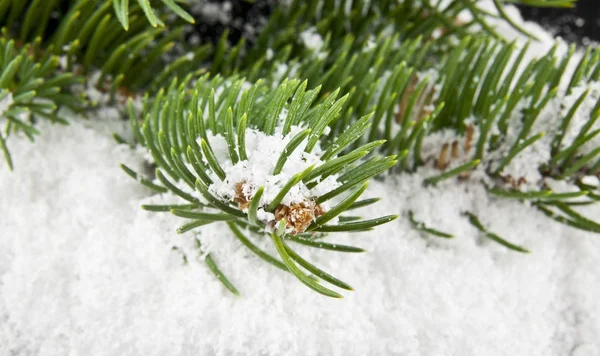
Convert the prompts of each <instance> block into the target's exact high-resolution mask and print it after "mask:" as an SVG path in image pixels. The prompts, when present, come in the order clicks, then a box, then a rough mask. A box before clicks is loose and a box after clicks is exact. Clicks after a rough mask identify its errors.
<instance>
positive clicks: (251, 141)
mask: <svg viewBox="0 0 600 356" xmlns="http://www.w3.org/2000/svg"><path fill="white" fill-rule="evenodd" d="M278 129H279V131H281V130H280V129H281V128H280V127H279V128H278ZM301 131H303V128H302V127H299V126H294V127H292V129H291V131H290V133H289V134H287V135H286V136H283V135H282V134H281V132H276V133H275V134H274V135H265V134H264V133H263V132H261V131H258V130H255V129H248V130H247V131H246V151H247V155H248V160H244V161H239V162H237V163H236V164H232V162H231V159H230V158H229V154H228V152H227V143H226V141H225V138H224V137H223V136H221V135H218V136H212V135H211V137H209V141H210V143H211V145H213V146H214V151H215V155H216V156H217V158H218V161H219V163H220V164H221V166H222V168H223V170H224V172H225V175H226V179H225V180H224V181H221V180H220V179H219V178H218V176H217V175H216V174H214V173H212V172H211V178H212V180H213V182H214V183H213V184H211V185H210V187H209V190H211V191H212V192H214V193H215V194H216V195H217V196H220V197H221V198H223V199H228V200H233V198H234V197H235V195H236V186H237V185H238V184H240V183H242V184H243V193H244V195H245V196H246V197H248V198H250V199H251V197H253V196H254V194H255V193H256V191H257V190H258V189H259V188H260V187H261V186H264V193H263V196H262V198H261V200H260V206H263V205H267V204H269V203H270V202H271V201H273V199H274V198H275V196H276V195H277V194H278V193H279V192H280V191H281V189H282V188H283V186H284V185H285V184H286V183H287V182H288V181H289V180H290V179H291V178H292V177H293V176H294V175H296V174H298V173H300V172H302V171H304V170H305V169H307V168H309V167H310V166H314V168H317V167H318V166H320V165H322V164H323V162H322V161H321V160H320V159H319V157H320V156H321V155H322V154H323V152H322V151H321V149H320V148H319V147H317V148H316V149H314V150H312V151H311V152H310V153H307V152H304V149H305V147H306V143H307V139H306V138H305V139H304V141H303V142H302V143H301V144H300V145H299V146H298V147H297V148H296V149H295V150H294V151H293V152H291V154H288V156H287V160H286V162H285V164H284V166H283V168H282V170H281V173H279V174H276V175H273V169H274V168H275V164H276V163H277V160H278V159H279V157H280V155H281V152H282V151H283V150H284V149H285V147H286V145H287V144H288V143H289V142H290V140H291V139H292V138H294V136H296V135H297V134H298V133H300V132H301ZM337 177H338V175H331V176H329V177H327V178H326V179H324V180H323V181H321V182H319V184H317V185H316V186H315V187H314V188H313V189H308V188H307V187H306V185H305V184H304V183H302V182H300V183H299V184H297V185H295V186H294V187H292V189H291V190H290V191H289V193H288V194H286V196H285V197H284V199H283V200H282V201H281V204H284V205H291V204H294V203H300V202H304V201H307V200H310V199H312V198H314V197H318V196H321V195H323V194H325V193H328V192H329V191H331V190H333V189H335V188H337V187H338V186H339V185H340V184H339V183H338V182H337Z"/></svg>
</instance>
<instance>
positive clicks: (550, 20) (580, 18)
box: [519, 0, 600, 45]
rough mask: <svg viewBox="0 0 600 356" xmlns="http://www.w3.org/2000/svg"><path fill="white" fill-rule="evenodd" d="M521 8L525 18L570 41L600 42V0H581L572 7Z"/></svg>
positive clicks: (587, 43) (582, 42)
mask: <svg viewBox="0 0 600 356" xmlns="http://www.w3.org/2000/svg"><path fill="white" fill-rule="evenodd" d="M519 8H520V9H521V14H522V15H523V17H524V18H525V19H527V20H532V21H536V22H538V23H539V24H541V25H542V26H544V27H545V28H547V29H548V30H549V31H550V32H551V33H552V34H554V35H556V36H560V37H562V38H564V39H565V40H567V41H569V42H578V43H580V44H583V45H589V44H590V41H595V42H600V0H579V1H578V2H577V3H576V5H575V8H572V9H545V8H534V7H526V6H519Z"/></svg>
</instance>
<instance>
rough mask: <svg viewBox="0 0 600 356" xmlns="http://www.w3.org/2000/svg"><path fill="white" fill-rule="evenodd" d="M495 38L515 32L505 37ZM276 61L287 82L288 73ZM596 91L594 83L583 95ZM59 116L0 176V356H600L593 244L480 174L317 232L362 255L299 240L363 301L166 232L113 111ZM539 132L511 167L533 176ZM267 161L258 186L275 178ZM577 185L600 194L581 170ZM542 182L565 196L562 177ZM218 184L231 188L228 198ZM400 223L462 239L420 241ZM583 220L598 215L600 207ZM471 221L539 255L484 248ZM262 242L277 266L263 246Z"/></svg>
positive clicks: (137, 153)
mask: <svg viewBox="0 0 600 356" xmlns="http://www.w3.org/2000/svg"><path fill="white" fill-rule="evenodd" d="M511 11H512V10H511ZM525 26H526V28H527V29H529V30H530V31H534V32H535V33H536V34H538V35H539V36H538V37H542V42H539V43H532V46H531V53H532V55H534V54H539V53H544V52H545V51H546V50H547V49H548V48H549V47H551V46H552V45H553V44H554V40H553V39H551V38H550V37H549V36H548V35H547V34H546V33H543V32H541V29H540V28H539V27H538V26H537V25H534V24H526V25H525ZM501 33H502V34H503V35H506V36H507V38H515V37H516V36H519V35H518V34H516V32H514V30H513V29H510V28H508V27H506V28H502V31H501ZM576 62H577V61H573V62H572V63H576ZM281 66H282V68H283V73H282V75H283V74H284V73H285V71H287V69H288V68H287V66H285V65H284V64H281ZM283 66H285V67H283ZM572 70H573V68H569V69H568V70H567V72H569V71H572ZM564 84H566V83H564ZM597 85H598V84H597V83H592V84H591V85H590V88H591V89H592V92H593V91H594V90H597V89H595V88H596V86H597ZM587 89H588V87H586V88H576V89H575V90H574V91H573V94H572V95H570V96H567V97H563V96H560V95H559V99H556V100H555V101H553V103H552V105H549V109H548V110H547V111H544V112H542V113H541V115H540V118H539V119H538V121H537V122H536V125H535V126H534V127H533V128H532V133H533V134H535V133H537V132H539V131H540V130H542V129H543V130H546V131H548V132H549V133H550V130H551V129H553V128H552V127H548V125H549V124H550V121H551V119H552V118H553V117H555V114H556V113H557V112H560V110H561V109H560V98H562V99H564V100H571V101H572V100H576V98H577V95H576V94H575V93H581V92H582V91H583V90H587ZM593 93H595V94H593V95H590V98H588V100H586V101H585V102H584V104H583V105H582V109H581V110H580V111H579V112H578V115H576V117H575V118H574V121H573V124H572V128H570V130H571V129H572V130H576V131H575V132H578V127H580V126H581V125H582V122H583V120H585V115H583V114H582V113H584V112H585V111H586V110H584V109H583V108H584V107H590V105H593V104H594V101H593V100H597V98H598V94H597V91H595V92H593ZM95 94H96V95H95V96H93V97H92V99H94V100H95V101H97V102H99V103H103V101H104V98H103V94H102V93H100V92H98V93H95ZM563 94H564V93H563ZM0 106H2V104H1V102H0ZM0 112H2V110H0ZM63 115H65V116H68V114H66V113H63ZM70 119H71V120H70V121H71V122H72V123H71V125H70V126H66V127H65V126H60V125H51V124H49V123H47V122H45V121H41V122H40V123H39V124H38V129H39V130H40V132H41V135H40V136H39V138H37V140H36V143H35V144H31V143H30V142H28V141H27V140H26V139H25V138H24V137H18V136H15V137H11V139H10V140H9V141H8V146H9V149H10V151H11V153H12V156H13V160H14V162H15V171H14V172H9V170H8V168H7V167H6V166H5V165H2V164H0V252H1V256H2V258H0V355H19V356H21V355H111V356H112V355H144V356H146V355H246V354H247V355H257V354H260V355H533V356H535V355H540V356H547V355H567V354H570V355H576V356H588V355H598V354H600V341H599V340H598V337H597V335H599V334H600V304H599V303H598V302H597V301H598V300H600V287H599V286H600V271H599V269H598V268H597V265H598V260H599V258H600V240H599V239H598V236H596V235H594V234H591V233H587V232H583V231H580V230H575V229H573V228H570V227H567V226H566V225H563V224H559V223H555V222H553V221H552V220H550V219H548V218H547V217H546V216H544V215H543V214H541V213H540V212H538V211H536V210H535V208H534V207H531V206H529V204H527V203H521V202H518V201H516V200H509V199H500V198H496V197H494V196H491V195H489V194H487V193H486V191H485V189H484V187H483V185H482V184H480V183H479V182H480V181H481V180H485V179H486V175H485V173H484V172H483V167H480V168H478V169H477V170H475V171H474V172H473V174H472V176H471V178H470V179H469V180H466V181H464V182H457V181H456V180H447V181H442V182H440V183H439V184H438V185H437V186H429V187H424V186H423V179H424V178H426V177H428V176H431V175H434V174H439V171H436V170H435V169H433V168H432V167H431V165H428V166H426V167H424V168H422V169H420V170H419V171H417V172H416V173H414V174H403V175H395V176H389V177H386V179H385V180H383V181H381V180H375V181H372V182H371V184H370V185H369V188H368V189H367V191H366V193H365V198H367V197H381V198H382V200H381V201H380V202H379V203H377V204H375V205H373V206H371V207H369V208H364V209H362V210H361V211H357V213H360V214H362V215H363V216H364V217H365V218H371V217H377V216H381V215H388V214H399V215H401V217H400V218H399V219H398V220H396V221H394V222H392V223H389V224H386V225H383V226H381V227H378V228H377V229H375V230H374V231H371V232H365V233H360V234H358V233H357V234H335V235H331V236H330V237H329V238H328V241H331V242H339V243H345V244H350V245H357V246H361V247H364V248H365V249H366V250H367V252H366V253H363V254H341V253H336V252H331V251H323V250H319V251H316V250H315V249H310V248H306V247H304V246H300V245H298V246H297V245H293V247H294V248H295V249H296V250H297V251H298V252H299V253H300V254H301V255H302V256H303V257H305V258H307V259H308V260H310V261H314V262H315V264H316V265H318V266H320V267H322V268H323V269H324V270H326V271H328V272H331V273H332V274H334V275H336V276H337V277H339V278H340V279H342V280H344V281H345V282H348V283H349V284H350V285H352V286H353V287H354V288H355V289H356V291H354V292H351V293H345V298H344V299H342V300H331V299H328V298H325V297H322V296H320V295H318V294H316V293H314V292H312V291H311V290H309V289H308V288H306V287H305V286H303V285H302V284H300V283H299V282H298V281H296V280H295V279H294V278H293V276H291V275H290V274H288V273H284V272H282V271H279V270H277V269H275V268H273V267H272V266H270V265H268V264H266V263H264V262H263V261H262V260H260V259H258V258H256V257H255V256H254V255H253V254H251V253H250V252H249V251H248V250H247V249H246V248H245V247H244V246H242V245H241V244H240V243H239V241H238V240H237V239H235V237H234V236H232V234H231V232H230V231H229V230H228V229H227V226H226V225H225V224H223V223H215V224H211V225H207V226H204V227H202V228H201V229H198V232H188V233H186V234H183V235H177V234H176V233H175V229H176V228H177V227H178V226H180V225H182V224H183V223H184V221H183V220H182V219H180V218H177V217H174V216H171V215H169V214H167V213H164V214H161V213H151V212H147V211H144V210H142V209H140V205H142V204H161V203H167V202H174V201H176V198H175V197H174V196H172V195H170V194H163V195H152V193H151V192H150V191H148V190H147V189H146V188H144V187H142V186H141V185H139V184H138V183H137V182H136V181H134V180H132V179H131V178H129V177H128V176H127V175H125V174H124V173H123V172H122V171H121V170H120V169H119V166H118V163H120V162H122V163H125V164H127V165H128V166H130V167H132V168H134V169H136V170H138V171H140V172H143V171H144V166H145V159H146V157H147V154H146V153H145V152H142V151H141V150H139V149H133V150H132V149H130V148H129V147H128V146H125V145H117V144H116V143H115V142H114V140H113V139H112V138H111V137H110V133H111V131H114V130H115V127H117V128H119V127H121V126H122V123H123V122H122V121H119V117H118V114H117V112H116V111H114V110H113V111H110V108H101V109H100V110H99V111H98V112H97V113H96V114H95V116H93V117H92V118H91V119H90V120H85V119H82V118H74V117H70ZM554 123H555V125H556V120H554ZM109 128H110V129H109ZM296 130H297V129H296ZM258 135H259V133H256V132H255V133H254V134H253V135H247V144H248V145H252V144H253V143H252V142H253V141H252V140H255V141H254V142H258V141H256V138H253V136H258ZM436 135H437V136H435V135H432V136H429V137H427V138H426V139H425V140H424V142H423V152H424V154H425V155H432V156H435V155H436V154H439V149H440V147H441V146H442V144H443V143H444V142H451V141H452V140H454V139H458V140H460V141H461V142H462V140H463V138H461V137H456V136H453V135H452V133H449V132H440V133H439V134H436ZM551 136H552V135H550V134H548V135H547V136H546V137H551ZM546 137H545V138H544V139H542V140H539V141H538V142H537V143H536V144H534V145H532V146H531V147H530V148H529V149H528V150H526V151H524V152H523V153H522V157H523V161H515V162H514V164H513V165H511V166H509V167H507V168H506V170H507V172H510V173H511V174H513V175H514V176H515V177H518V176H522V175H527V174H535V172H536V171H537V168H536V167H537V166H536V165H537V163H536V162H537V161H538V160H541V159H543V158H544V156H543V155H544V154H545V153H544V151H543V150H544V147H546V148H545V149H546V150H547V147H548V141H544V140H546ZM209 139H210V140H211V145H212V147H213V149H215V151H217V152H216V153H217V154H222V153H223V152H227V151H226V148H225V147H224V146H222V144H221V145H220V146H219V140H218V139H217V137H214V136H211V137H210V138H209ZM288 139H289V137H287V138H285V137H281V136H275V137H273V138H272V140H273V142H271V144H268V145H261V146H253V148H252V149H249V150H248V151H249V153H251V155H250V157H249V158H250V161H249V162H253V163H252V165H251V166H252V167H258V165H259V164H260V162H263V161H260V158H261V157H264V156H262V155H266V154H267V153H266V152H265V151H261V150H262V149H264V150H270V149H272V148H273V147H275V146H277V147H282V146H284V145H285V142H287V141H285V140H288ZM475 139H476V138H475ZM261 142H265V138H264V137H263V138H261ZM219 147H220V148H219ZM302 151H303V150H302V149H301V148H300V147H299V148H298V149H297V152H298V154H299V155H300V154H301V152H302ZM271 154H274V153H271ZM296 159H301V158H293V157H292V158H290V160H296ZM253 160H255V161H253ZM459 160H462V161H459V162H466V161H468V160H469V157H461V158H459ZM269 162H270V161H267V162H265V163H264V164H265V167H261V170H260V172H262V173H261V174H263V173H264V172H269V171H270V169H272V166H270V167H271V168H269V167H267V166H266V165H267V164H271V165H272V164H273V162H270V163H269ZM27 163H29V164H27ZM288 163H290V162H288ZM304 164H308V163H304ZM454 164H459V163H458V162H456V163H454ZM224 168H225V169H226V170H227V173H228V176H235V175H237V177H238V178H242V177H243V178H245V179H253V176H252V175H248V172H243V171H242V170H241V169H239V168H240V167H236V166H234V165H230V166H229V167H224ZM292 168H293V169H292ZM296 168H298V167H296V166H295V165H291V164H288V165H286V168H285V169H289V170H293V171H295V170H296ZM285 169H284V173H285V174H292V173H291V171H285ZM261 177H262V176H261ZM263 178H264V177H263ZM534 179H535V177H534ZM583 182H584V183H585V184H589V185H596V186H597V185H598V184H599V181H598V178H597V177H592V176H590V177H585V178H584V179H583ZM547 183H548V184H549V185H550V186H551V187H552V188H553V189H556V190H557V191H569V187H568V186H566V185H565V184H564V182H559V181H550V180H548V181H547ZM317 187H318V186H317ZM214 188H215V189H216V188H217V187H214ZM223 189H224V190H227V189H229V193H231V190H230V189H231V186H227V187H223ZM409 211H412V212H413V213H414V218H415V219H416V220H418V221H420V222H423V223H425V224H426V225H427V226H429V227H433V228H436V229H439V230H441V231H444V232H448V233H451V234H453V235H455V236H456V237H455V238H454V239H440V238H436V237H432V236H428V235H424V234H423V233H420V232H418V231H416V230H414V229H413V228H412V227H411V225H410V223H409V221H408V219H407V218H406V216H407V214H408V212H409ZM581 211H582V212H583V213H584V214H585V215H586V216H589V217H597V216H600V208H599V207H598V206H594V205H591V206H586V207H582V209H581ZM465 212H471V213H474V214H475V215H477V216H478V217H479V218H480V220H481V222H482V223H483V225H484V226H485V227H486V228H487V229H489V231H492V232H495V233H497V234H499V235H501V236H502V237H504V238H506V239H507V240H509V241H511V242H513V243H515V244H518V245H522V246H524V247H526V248H527V249H529V250H530V251H531V252H532V253H531V254H527V255H525V254H519V253H515V252H512V251H509V250H507V249H506V248H504V247H502V246H500V245H498V244H496V243H494V242H491V241H489V240H488V239H486V238H485V237H484V236H482V234H481V233H480V232H479V231H478V230H476V229H475V228H474V227H473V226H472V225H471V224H469V222H468V221H467V219H466V218H465V216H464V213H465ZM259 213H260V214H262V215H260V216H259V218H261V219H264V220H268V219H271V218H272V217H270V216H268V215H267V214H268V213H264V212H259ZM263 213H264V214H263ZM196 239H199V240H200V241H201V243H202V250H201V251H200V250H198V249H197V248H196V247H195V240H196ZM256 242H257V244H258V245H259V246H260V247H261V248H264V249H265V250H267V251H269V252H270V253H271V254H276V252H275V251H274V249H273V247H272V246H271V243H270V241H268V240H267V239H264V240H257V241H256ZM209 252H210V254H211V256H212V257H213V258H214V259H215V261H216V263H217V264H218V265H219V267H220V268H221V269H222V270H223V271H224V273H225V274H226V275H227V276H228V278H229V279H230V280H231V281H232V282H233V283H234V284H235V285H236V287H237V288H238V289H239V290H240V292H241V294H242V296H241V297H233V296H232V295H230V294H229V293H228V292H227V291H226V290H225V289H224V288H223V287H222V285H221V284H220V283H219V282H218V281H217V280H216V279H215V277H214V276H213V275H212V274H211V273H210V271H209V270H208V269H207V268H206V266H205V264H204V262H203V260H202V258H203V257H204V256H206V254H207V253H209ZM182 254H185V256H186V258H187V261H188V263H187V264H184V263H183V257H182V256H183V255H182Z"/></svg>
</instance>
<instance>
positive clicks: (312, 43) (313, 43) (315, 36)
mask: <svg viewBox="0 0 600 356" xmlns="http://www.w3.org/2000/svg"><path fill="white" fill-rule="evenodd" d="M300 39H302V43H304V46H306V48H308V49H311V50H313V51H314V52H315V53H318V52H319V51H320V50H321V48H323V38H322V37H321V35H320V34H319V33H317V29H316V28H314V27H311V28H309V29H307V30H304V31H302V32H300Z"/></svg>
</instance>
